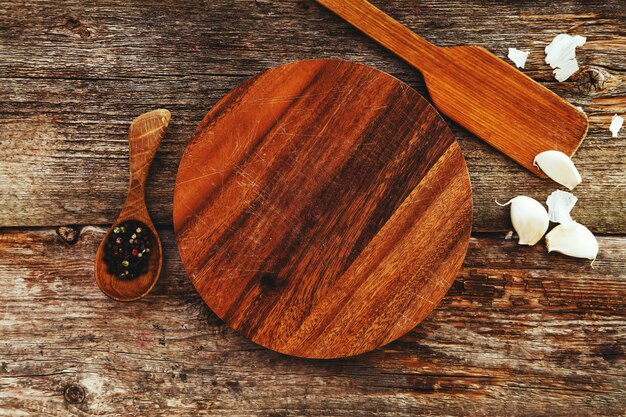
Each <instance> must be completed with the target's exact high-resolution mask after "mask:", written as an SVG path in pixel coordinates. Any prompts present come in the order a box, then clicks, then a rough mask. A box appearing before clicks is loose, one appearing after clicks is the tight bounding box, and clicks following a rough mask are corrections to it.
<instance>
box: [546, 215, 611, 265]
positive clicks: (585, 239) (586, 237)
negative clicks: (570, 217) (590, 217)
mask: <svg viewBox="0 0 626 417" xmlns="http://www.w3.org/2000/svg"><path fill="white" fill-rule="evenodd" d="M546 247H547V248H548V252H559V253H562V254H563V255H567V256H573V257H575V258H584V259H596V257H597V256H598V251H599V248H598V240H597V239H596V237H595V236H594V235H593V233H591V231H590V230H589V229H587V228H586V227H585V226H583V225H582V224H580V223H576V222H573V224H571V225H568V226H566V225H562V224H560V225H558V226H557V227H555V228H554V229H552V230H551V231H550V233H548V234H547V235H546Z"/></svg>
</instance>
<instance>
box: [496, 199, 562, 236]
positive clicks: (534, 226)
mask: <svg viewBox="0 0 626 417" xmlns="http://www.w3.org/2000/svg"><path fill="white" fill-rule="evenodd" d="M496 203H498V202H497V201H496ZM498 204H499V205H500V206H506V205H509V204H510V205H511V223H513V228H514V229H515V232H516V233H517V235H518V236H519V241H518V243H519V244H520V245H529V246H532V245H534V244H535V243H537V242H539V241H540V240H541V238H542V237H543V235H544V234H545V233H546V231H547V230H548V225H549V224H550V218H549V217H548V212H547V211H546V209H545V208H544V207H543V206H542V205H541V203H540V202H539V201H537V200H535V199H534V198H531V197H527V196H525V195H519V196H517V197H515V198H513V199H511V200H509V201H508V202H506V203H504V204H500V203H498Z"/></svg>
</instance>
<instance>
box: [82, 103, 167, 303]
mask: <svg viewBox="0 0 626 417" xmlns="http://www.w3.org/2000/svg"><path fill="white" fill-rule="evenodd" d="M170 119H171V114H170V112H169V111H168V110H165V109H159V110H154V111H151V112H148V113H144V114H142V115H141V116H139V117H137V118H136V119H135V120H133V122H132V123H131V125H130V129H129V132H128V142H129V148H130V184H129V187H128V194H127V196H126V202H125V203H124V208H123V209H122V211H121V213H120V215H119V216H118V218H117V220H116V221H115V223H114V224H113V226H112V227H111V228H110V229H109V231H108V232H107V233H106V235H105V236H104V239H103V240H102V242H101V243H100V246H99V247H98V252H97V253H96V259H95V264H94V276H95V280H96V283H97V284H98V287H100V290H101V291H102V292H103V293H104V294H105V295H106V296H108V297H110V298H112V299H114V300H117V301H134V300H138V299H140V298H142V297H145V296H146V295H147V294H148V293H149V292H150V291H151V290H152V288H154V285H155V284H156V282H157V280H158V278H159V275H160V273H161V267H162V265H163V256H162V247H161V239H160V238H159V235H158V233H157V230H156V228H155V227H154V224H153V223H152V220H151V219H150V214H149V213H148V208H147V207H146V200H145V183H146V180H147V178H148V171H149V169H150V165H151V163H152V160H153V159H154V155H155V154H156V151H157V149H158V147H159V144H160V143H161V140H162V139H163V136H164V135H165V130H166V128H167V126H168V124H169V121H170ZM130 220H135V221H138V222H141V223H143V224H144V225H145V226H146V227H147V228H148V229H149V230H150V232H151V233H150V235H151V236H150V244H151V246H150V248H151V250H152V252H150V259H149V263H148V270H147V272H145V273H143V274H141V275H139V276H138V277H136V278H134V279H122V278H119V277H118V276H116V275H113V274H111V273H109V271H108V269H107V265H106V263H105V261H104V257H105V250H106V242H107V240H108V238H109V236H110V234H111V233H112V232H113V228H114V227H115V226H116V225H119V224H121V223H124V222H127V221H130Z"/></svg>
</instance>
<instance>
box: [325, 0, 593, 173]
mask: <svg viewBox="0 0 626 417" xmlns="http://www.w3.org/2000/svg"><path fill="white" fill-rule="evenodd" d="M317 2H318V3H320V4H322V5H324V6H325V7H327V8H328V9H330V10H332V11H333V12H335V13H336V14H337V15H339V16H340V17H342V18H343V19H345V20H347V21H348V22H350V23H351V24H352V25H354V26H355V27H357V28H358V29H359V30H361V31H362V32H364V33H365V34H366V35H368V36H369V37H371V38H372V39H374V40H375V41H377V42H379V43H380V44H381V45H383V46H384V47H386V48H387V49H389V50H390V51H392V52H393V53H395V54H396V55H398V56H399V57H400V58H402V59H404V60H405V61H407V62H408V63H409V64H411V66H413V67H415V68H417V69H418V70H420V71H421V72H422V74H423V75H424V80H425V82H426V86H427V88H428V92H429V93H430V96H431V98H432V101H433V103H434V104H435V106H436V107H437V108H438V109H439V110H440V111H441V112H443V113H445V114H446V115H448V116H449V117H450V118H452V119H453V120H454V121H456V122H457V123H459V124H460V125H462V126H463V127H465V128H466V129H467V130H469V131H470V132H472V133H474V134H475V135H476V136H478V137H480V138H481V139H483V140H484V141H486V142H487V143H489V144H491V145H492V146H493V147H495V148H496V149H498V150H500V151H501V152H502V153H504V154H506V155H508V156H510V157H511V158H513V159H514V160H515V161H517V162H518V163H519V164H521V165H522V166H524V167H526V168H528V169H529V170H530V171H532V172H534V173H535V174H537V175H540V176H544V175H543V174H542V173H541V171H539V170H538V169H537V168H536V167H535V166H534V165H533V161H534V159H535V156H536V155H537V154H539V153H541V152H543V151H547V150H558V151H561V152H564V153H565V154H567V155H569V156H572V155H573V154H574V152H576V149H578V146H580V144H581V142H582V140H583V139H584V137H585V135H586V134H587V127H588V123H587V116H586V115H585V114H584V113H583V112H581V111H579V110H578V109H576V108H575V107H574V106H572V105H571V104H569V103H568V102H566V101H565V100H563V99H562V98H560V97H559V96H557V95H556V94H554V93H553V92H551V91H550V90H548V89H547V88H545V87H543V86H542V85H540V84H538V83H536V82H535V81H533V80H532V79H530V78H529V77H527V76H526V75H524V74H522V73H521V72H520V71H518V70H517V69H515V68H514V67H513V66H512V65H509V64H508V63H506V62H504V61H503V60H501V59H500V58H498V57H496V56H495V55H493V54H491V53H490V52H489V51H487V50H486V49H483V48H480V47H476V46H455V47H451V48H439V47H437V46H435V45H433V44H431V43H429V42H428V41H426V40H425V39H423V38H421V37H419V36H418V35H416V34H415V33H413V32H412V31H411V30H409V29H408V28H407V27H406V26H403V25H402V24H400V23H398V22H397V21H396V20H394V19H392V18H391V17H389V16H388V15H386V14H385V13H383V12H382V11H380V10H379V9H377V8H376V7H374V6H373V5H372V4H370V3H369V2H367V1H366V0H317Z"/></svg>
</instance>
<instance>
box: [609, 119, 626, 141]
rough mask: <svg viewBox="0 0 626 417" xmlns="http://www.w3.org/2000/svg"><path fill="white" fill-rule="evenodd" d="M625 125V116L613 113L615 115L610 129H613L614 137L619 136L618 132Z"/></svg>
mask: <svg viewBox="0 0 626 417" xmlns="http://www.w3.org/2000/svg"><path fill="white" fill-rule="evenodd" d="M623 125H624V118H623V117H622V116H619V115H617V114H615V115H613V117H612V118H611V126H610V127H609V130H610V131H611V135H612V136H613V137H614V138H616V137H617V134H618V133H619V131H620V129H621V128H622V126H623Z"/></svg>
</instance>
